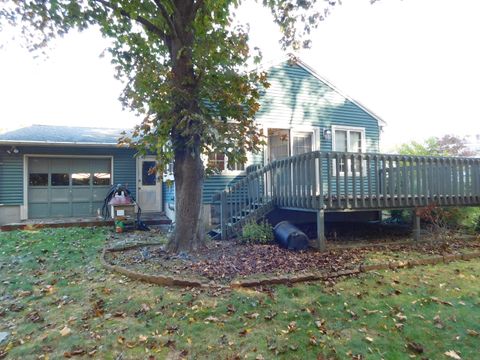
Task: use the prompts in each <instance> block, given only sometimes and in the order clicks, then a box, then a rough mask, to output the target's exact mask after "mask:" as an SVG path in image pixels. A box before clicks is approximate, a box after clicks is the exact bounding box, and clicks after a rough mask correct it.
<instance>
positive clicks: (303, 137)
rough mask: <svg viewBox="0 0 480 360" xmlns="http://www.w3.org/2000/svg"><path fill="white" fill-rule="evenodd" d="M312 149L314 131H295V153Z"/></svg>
mask: <svg viewBox="0 0 480 360" xmlns="http://www.w3.org/2000/svg"><path fill="white" fill-rule="evenodd" d="M310 151H312V133H295V135H294V136H293V155H299V154H305V153H307V152H310Z"/></svg>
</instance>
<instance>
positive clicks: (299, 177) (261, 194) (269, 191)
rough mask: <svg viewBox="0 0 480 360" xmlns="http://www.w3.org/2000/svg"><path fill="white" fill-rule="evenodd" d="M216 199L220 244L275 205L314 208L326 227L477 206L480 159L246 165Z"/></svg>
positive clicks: (351, 157) (328, 157)
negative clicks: (342, 218) (333, 221)
mask: <svg viewBox="0 0 480 360" xmlns="http://www.w3.org/2000/svg"><path fill="white" fill-rule="evenodd" d="M214 202H216V203H217V204H219V205H220V228H219V229H217V230H216V231H214V232H212V234H215V235H216V236H218V237H221V238H222V239H227V238H230V237H232V236H235V235H238V234H239V233H240V231H241V229H242V227H243V225H245V224H246V223H247V222H248V221H256V220H258V219H260V218H262V217H263V216H265V215H266V214H267V213H268V212H270V211H271V210H272V209H274V208H275V207H278V208H285V209H293V210H302V211H316V212H317V213H318V217H317V221H320V222H323V218H324V214H323V213H324V212H325V211H332V212H333V211H346V210H347V211H352V210H384V209H404V208H415V207H422V206H427V205H429V204H436V205H438V206H479V205H480V158H462V157H431V156H407V155H390V154H376V153H375V154H374V153H343V152H323V151H313V152H309V153H305V154H301V155H296V156H292V157H289V158H286V159H282V160H277V161H274V162H272V163H269V164H267V165H266V166H264V167H261V166H258V165H255V166H252V167H249V168H247V174H246V176H245V177H244V178H242V179H241V180H239V181H237V182H236V183H234V184H232V185H230V186H229V187H228V188H227V189H225V190H224V191H222V192H220V193H218V194H216V195H215V196H214ZM320 225H321V224H320V223H319V228H320V227H323V226H320ZM320 236H322V235H321V234H320V232H319V237H320Z"/></svg>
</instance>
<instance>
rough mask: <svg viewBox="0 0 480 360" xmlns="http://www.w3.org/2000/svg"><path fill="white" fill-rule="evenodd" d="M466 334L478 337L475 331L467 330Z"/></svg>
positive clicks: (478, 334) (479, 334)
mask: <svg viewBox="0 0 480 360" xmlns="http://www.w3.org/2000/svg"><path fill="white" fill-rule="evenodd" d="M467 334H468V335H470V336H480V333H479V332H478V331H475V330H471V329H467Z"/></svg>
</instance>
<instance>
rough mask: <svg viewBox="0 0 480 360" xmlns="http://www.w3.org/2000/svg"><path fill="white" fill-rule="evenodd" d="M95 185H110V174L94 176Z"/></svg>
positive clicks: (96, 174)
mask: <svg viewBox="0 0 480 360" xmlns="http://www.w3.org/2000/svg"><path fill="white" fill-rule="evenodd" d="M93 185H94V186H98V185H110V173H95V174H93Z"/></svg>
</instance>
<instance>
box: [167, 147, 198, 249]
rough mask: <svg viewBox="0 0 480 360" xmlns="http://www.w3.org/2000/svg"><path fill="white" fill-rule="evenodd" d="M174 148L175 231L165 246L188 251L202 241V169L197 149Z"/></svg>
mask: <svg viewBox="0 0 480 360" xmlns="http://www.w3.org/2000/svg"><path fill="white" fill-rule="evenodd" d="M197 150H198V151H195V152H190V151H188V150H187V149H177V150H176V151H175V163H174V169H173V170H174V175H175V222H176V226H175V233H174V234H173V237H172V238H171V239H170V241H169V244H168V250H169V251H172V252H176V253H177V252H182V251H184V252H192V251H195V250H197V249H198V248H200V247H202V246H203V245H204V234H203V231H202V221H203V220H202V218H201V214H202V211H201V210H202V193H203V191H202V190H203V179H204V169H203V163H202V159H201V158H200V149H199V147H198V149H197Z"/></svg>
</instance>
